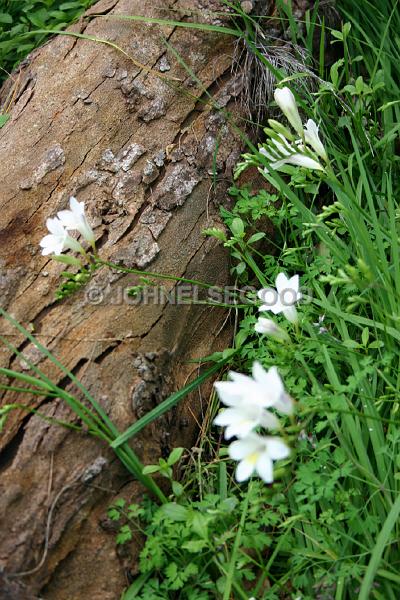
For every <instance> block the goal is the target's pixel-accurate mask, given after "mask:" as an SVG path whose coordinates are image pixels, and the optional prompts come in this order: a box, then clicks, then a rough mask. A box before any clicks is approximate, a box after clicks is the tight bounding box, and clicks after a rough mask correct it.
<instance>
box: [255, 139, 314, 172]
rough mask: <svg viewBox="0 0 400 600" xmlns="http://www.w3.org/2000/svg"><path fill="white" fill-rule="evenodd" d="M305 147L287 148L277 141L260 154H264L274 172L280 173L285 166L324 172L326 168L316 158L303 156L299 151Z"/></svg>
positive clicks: (262, 149)
mask: <svg viewBox="0 0 400 600" xmlns="http://www.w3.org/2000/svg"><path fill="white" fill-rule="evenodd" d="M301 149H303V150H304V146H300V145H298V146H296V147H293V146H291V147H290V146H289V147H288V146H287V145H284V144H283V143H280V142H278V141H277V140H271V141H270V143H269V145H268V146H267V148H264V147H261V148H260V150H259V152H260V154H263V155H264V156H265V157H266V158H267V159H268V161H269V163H270V164H269V167H270V168H271V169H272V170H273V171H278V170H279V169H280V168H281V167H283V165H293V166H295V167H303V168H304V169H310V170H314V171H324V167H323V166H322V165H321V164H320V163H319V162H318V161H317V160H315V159H314V158H311V157H310V156H308V155H306V154H302V152H299V150H301Z"/></svg>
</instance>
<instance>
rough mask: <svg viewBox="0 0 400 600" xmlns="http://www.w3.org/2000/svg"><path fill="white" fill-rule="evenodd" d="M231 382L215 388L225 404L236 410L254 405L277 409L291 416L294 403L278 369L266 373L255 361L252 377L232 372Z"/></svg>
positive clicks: (219, 384) (220, 382)
mask: <svg viewBox="0 0 400 600" xmlns="http://www.w3.org/2000/svg"><path fill="white" fill-rule="evenodd" d="M228 376H229V378H230V380H231V381H216V382H215V383H214V387H215V389H216V390H217V393H218V396H219V398H220V400H221V402H222V403H223V404H225V405H226V406H228V407H232V408H235V409H242V407H243V406H246V405H247V406H249V405H253V406H256V407H260V408H276V409H277V410H279V411H280V412H282V413H284V414H291V413H292V411H293V401H292V399H291V398H290V396H288V394H287V393H286V391H285V388H284V385H283V382H282V379H281V377H280V375H279V373H278V369H277V368H276V367H271V368H270V369H268V371H266V370H265V369H264V368H263V366H262V365H261V364H260V363H259V362H257V361H255V362H254V363H253V368H252V377H250V376H248V375H242V374H241V373H236V372H235V371H230V372H229V373H228Z"/></svg>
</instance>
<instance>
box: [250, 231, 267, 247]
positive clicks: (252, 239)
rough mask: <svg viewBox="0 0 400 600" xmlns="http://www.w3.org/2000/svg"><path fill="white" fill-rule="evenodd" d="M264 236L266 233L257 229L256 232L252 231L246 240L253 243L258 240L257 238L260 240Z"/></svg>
mask: <svg viewBox="0 0 400 600" xmlns="http://www.w3.org/2000/svg"><path fill="white" fill-rule="evenodd" d="M265 236H266V234H265V233H264V232H263V231H259V232H258V233H253V235H252V236H251V237H250V238H249V239H248V240H247V243H248V244H254V243H255V242H258V241H259V240H262V238H264V237H265Z"/></svg>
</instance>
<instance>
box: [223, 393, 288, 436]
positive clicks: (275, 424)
mask: <svg viewBox="0 0 400 600" xmlns="http://www.w3.org/2000/svg"><path fill="white" fill-rule="evenodd" d="M214 424H215V425H219V426H220V427H226V429H225V439H227V440H229V439H230V438H231V437H233V436H236V437H238V438H242V437H245V436H246V435H248V434H249V433H250V432H251V431H252V430H253V429H255V428H256V427H259V426H261V427H265V428H266V429H272V430H273V429H278V428H279V420H278V419H277V417H276V416H275V415H274V414H272V413H271V412H269V411H267V410H265V409H264V408H262V407H261V406H259V405H257V404H251V403H244V402H243V405H242V406H241V407H237V408H226V409H224V410H221V412H220V413H218V415H217V416H216V417H215V419H214Z"/></svg>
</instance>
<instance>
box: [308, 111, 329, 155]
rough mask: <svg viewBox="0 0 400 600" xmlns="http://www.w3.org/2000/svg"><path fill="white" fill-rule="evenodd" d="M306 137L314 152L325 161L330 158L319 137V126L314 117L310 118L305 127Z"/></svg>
mask: <svg viewBox="0 0 400 600" xmlns="http://www.w3.org/2000/svg"><path fill="white" fill-rule="evenodd" d="M304 139H305V141H306V143H307V144H308V145H309V146H311V148H312V149H313V150H314V152H315V153H316V154H318V156H320V157H321V158H322V159H323V160H325V161H327V160H328V156H327V154H326V150H325V148H324V145H323V143H322V142H321V139H320V137H319V127H318V125H317V124H316V122H315V121H313V120H312V119H308V121H307V123H306V125H305V127H304Z"/></svg>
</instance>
